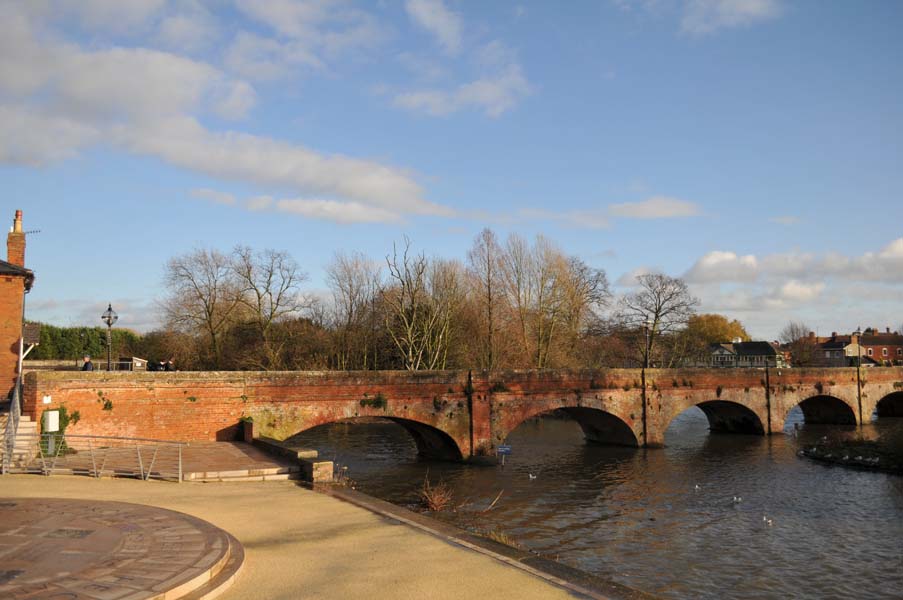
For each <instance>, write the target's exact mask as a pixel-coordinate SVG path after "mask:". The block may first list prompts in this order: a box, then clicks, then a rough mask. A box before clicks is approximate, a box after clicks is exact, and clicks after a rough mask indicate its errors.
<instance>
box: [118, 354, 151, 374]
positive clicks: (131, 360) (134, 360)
mask: <svg viewBox="0 0 903 600" xmlns="http://www.w3.org/2000/svg"><path fill="white" fill-rule="evenodd" d="M116 370H117V371H146V370H147V359H144V358H138V357H137V356H120V357H119V362H118V363H117V364H116Z"/></svg>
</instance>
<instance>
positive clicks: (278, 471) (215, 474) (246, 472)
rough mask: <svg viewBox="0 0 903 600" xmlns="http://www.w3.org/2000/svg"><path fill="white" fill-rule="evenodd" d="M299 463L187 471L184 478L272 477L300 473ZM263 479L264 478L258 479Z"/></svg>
mask: <svg viewBox="0 0 903 600" xmlns="http://www.w3.org/2000/svg"><path fill="white" fill-rule="evenodd" d="M300 472H301V467H300V466H299V465H283V466H278V467H260V468H251V469H232V470H228V471H185V472H184V474H183V477H182V479H183V480H185V481H196V480H199V479H214V480H216V479H233V478H244V477H270V476H273V475H288V474H293V473H300ZM258 481H262V480H258Z"/></svg>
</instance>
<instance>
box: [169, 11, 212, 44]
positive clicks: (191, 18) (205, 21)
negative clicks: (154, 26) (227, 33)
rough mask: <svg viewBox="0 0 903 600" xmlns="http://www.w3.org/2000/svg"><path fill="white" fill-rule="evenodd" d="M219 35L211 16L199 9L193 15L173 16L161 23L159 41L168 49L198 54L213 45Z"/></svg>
mask: <svg viewBox="0 0 903 600" xmlns="http://www.w3.org/2000/svg"><path fill="white" fill-rule="evenodd" d="M218 34H219V31H218V30H217V27H216V25H215V24H214V22H213V18H212V17H211V16H210V14H209V13H207V12H206V11H204V10H203V9H200V8H198V9H196V10H194V11H193V12H192V13H188V14H173V15H170V16H168V17H166V18H164V19H163V20H162V21H160V25H159V27H158V30H157V39H158V40H159V41H160V43H161V44H163V45H164V46H165V47H167V48H172V49H174V50H183V51H186V52H196V51H198V50H201V49H203V48H206V47H207V46H209V45H210V44H211V43H213V41H214V40H215V39H216V38H217V36H218Z"/></svg>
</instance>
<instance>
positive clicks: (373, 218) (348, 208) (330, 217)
mask: <svg viewBox="0 0 903 600" xmlns="http://www.w3.org/2000/svg"><path fill="white" fill-rule="evenodd" d="M276 210H278V211H280V212H285V213H292V214H297V215H301V216H304V217H310V218H312V219H322V220H326V221H333V222H336V223H397V222H399V221H401V217H400V215H399V214H398V213H396V212H393V211H391V210H386V209H383V208H379V207H374V206H368V205H366V204H362V203H360V202H336V201H334V200H307V199H301V198H294V199H286V200H278V201H277V202H276Z"/></svg>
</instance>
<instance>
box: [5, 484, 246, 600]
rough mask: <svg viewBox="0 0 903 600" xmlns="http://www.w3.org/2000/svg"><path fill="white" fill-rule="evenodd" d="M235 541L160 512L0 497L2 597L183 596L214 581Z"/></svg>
mask: <svg viewBox="0 0 903 600" xmlns="http://www.w3.org/2000/svg"><path fill="white" fill-rule="evenodd" d="M233 544H237V542H236V541H235V540H234V539H232V538H230V536H229V535H228V534H227V533H226V532H224V531H222V530H221V529H218V528H216V527H214V526H213V525H210V524H209V523H207V522H205V521H202V520H200V519H197V518H195V517H192V516H189V515H185V514H182V513H177V512H173V511H169V510H165V509H161V508H155V507H149V506H142V505H138V504H126V503H123V502H104V501H87V500H63V499H51V498H29V499H23V500H7V499H0V557H2V559H3V569H2V570H0V597H2V598H4V599H6V598H8V599H10V600H32V599H37V598H48V597H59V598H67V599H69V600H88V599H90V600H123V599H125V598H129V599H131V600H137V599H139V598H156V597H165V598H167V599H169V598H178V597H181V596H182V595H184V594H187V593H189V592H191V590H193V589H195V588H197V587H198V586H200V585H203V584H204V583H205V582H207V581H209V580H210V579H211V578H213V577H215V576H216V575H217V574H218V573H219V570H220V569H222V567H223V565H224V564H226V563H227V562H228V561H229V557H230V548H232V545H233ZM233 562H234V561H233Z"/></svg>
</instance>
